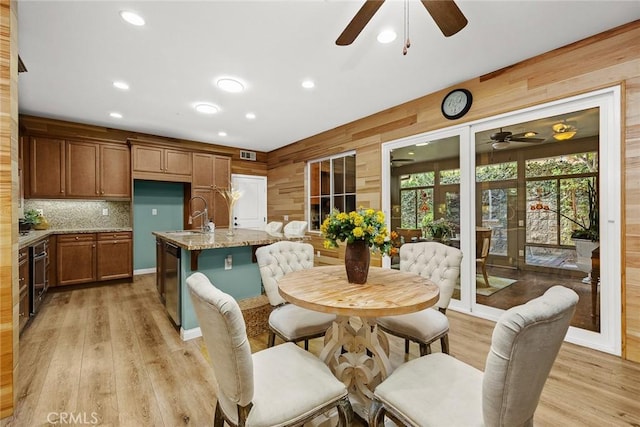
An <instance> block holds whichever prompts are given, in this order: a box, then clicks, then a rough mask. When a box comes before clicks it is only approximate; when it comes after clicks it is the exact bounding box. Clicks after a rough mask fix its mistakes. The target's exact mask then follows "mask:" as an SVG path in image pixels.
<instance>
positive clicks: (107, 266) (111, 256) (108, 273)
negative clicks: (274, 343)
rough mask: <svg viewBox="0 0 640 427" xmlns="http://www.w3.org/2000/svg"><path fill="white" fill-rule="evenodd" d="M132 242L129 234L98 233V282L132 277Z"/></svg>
mask: <svg viewBox="0 0 640 427" xmlns="http://www.w3.org/2000/svg"><path fill="white" fill-rule="evenodd" d="M132 259H133V240H132V237H131V233H130V232H117V233H98V257H97V273H98V280H112V279H124V278H128V277H132V276H133V263H132Z"/></svg>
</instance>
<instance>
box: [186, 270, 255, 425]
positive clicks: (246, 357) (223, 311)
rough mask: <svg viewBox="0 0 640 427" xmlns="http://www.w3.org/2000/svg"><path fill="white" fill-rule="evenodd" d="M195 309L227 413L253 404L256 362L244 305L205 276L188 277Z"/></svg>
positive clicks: (221, 401)
mask: <svg viewBox="0 0 640 427" xmlns="http://www.w3.org/2000/svg"><path fill="white" fill-rule="evenodd" d="M187 286H188V288H189V294H190V295H191V301H192V302H193V308H194V310H195V312H196V317H197V318H198V323H199V324H200V329H201V331H202V337H203V338H204V342H205V345H206V346H207V350H208V351H209V355H210V361H211V365H212V366H213V370H214V372H215V376H216V380H217V381H218V387H219V389H220V391H219V393H218V399H219V402H220V405H221V407H222V409H223V412H224V413H226V414H234V413H236V412H237V409H236V407H237V405H240V406H246V405H248V404H249V403H251V400H252V399H253V392H254V388H253V386H254V379H253V359H252V356H251V347H250V346H249V340H248V339H247V332H246V328H245V323H244V318H243V317H242V311H241V310H240V306H238V303H237V302H236V300H235V299H233V297H231V296H230V295H227V294H225V293H224V292H222V291H221V290H219V289H218V288H216V287H215V286H214V285H213V284H212V283H211V282H210V281H209V279H208V278H207V276H205V275H204V274H202V273H200V272H197V273H193V274H192V275H191V276H189V277H188V278H187Z"/></svg>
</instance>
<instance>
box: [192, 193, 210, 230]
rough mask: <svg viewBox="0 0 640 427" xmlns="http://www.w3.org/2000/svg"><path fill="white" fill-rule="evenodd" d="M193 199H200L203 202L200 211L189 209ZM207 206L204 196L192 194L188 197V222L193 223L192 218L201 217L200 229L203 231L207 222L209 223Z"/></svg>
mask: <svg viewBox="0 0 640 427" xmlns="http://www.w3.org/2000/svg"><path fill="white" fill-rule="evenodd" d="M195 199H200V200H202V203H204V209H202V210H201V211H195V212H193V211H192V210H191V208H192V206H191V205H192V203H193V201H194V200H195ZM207 208H208V205H207V201H206V200H205V199H204V197H201V196H193V197H192V198H190V199H189V224H193V220H194V219H196V218H202V219H201V220H200V221H201V223H200V230H202V232H203V233H204V232H205V231H206V227H207V224H208V223H209V214H208V210H207Z"/></svg>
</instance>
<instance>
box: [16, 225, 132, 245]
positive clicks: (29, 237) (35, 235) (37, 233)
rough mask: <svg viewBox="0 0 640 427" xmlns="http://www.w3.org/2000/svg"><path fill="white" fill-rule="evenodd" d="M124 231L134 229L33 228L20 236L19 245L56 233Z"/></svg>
mask: <svg viewBox="0 0 640 427" xmlns="http://www.w3.org/2000/svg"><path fill="white" fill-rule="evenodd" d="M122 231H133V229H132V228H131V227H111V228H58V229H55V228H50V229H48V230H31V231H29V234H26V235H24V236H22V235H21V236H20V239H19V240H18V242H19V244H18V246H19V247H20V248H24V247H25V246H29V245H31V244H32V243H35V242H37V241H38V240H41V239H44V238H45V237H49V236H53V235H55V234H78V233H115V232H122Z"/></svg>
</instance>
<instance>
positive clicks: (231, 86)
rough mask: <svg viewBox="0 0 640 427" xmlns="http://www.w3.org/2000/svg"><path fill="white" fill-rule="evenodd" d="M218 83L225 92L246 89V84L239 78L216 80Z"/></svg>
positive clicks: (236, 91)
mask: <svg viewBox="0 0 640 427" xmlns="http://www.w3.org/2000/svg"><path fill="white" fill-rule="evenodd" d="M216 85H217V86H218V87H219V88H220V89H222V90H224V91H225V92H231V93H238V92H242V91H243V90H244V85H243V84H242V83H240V82H239V81H238V80H235V79H230V78H224V79H220V80H218V81H217V82H216Z"/></svg>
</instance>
